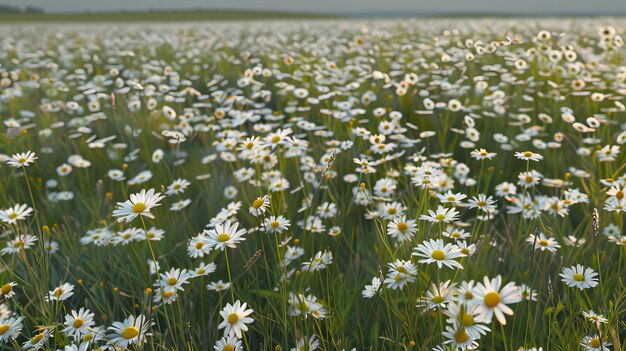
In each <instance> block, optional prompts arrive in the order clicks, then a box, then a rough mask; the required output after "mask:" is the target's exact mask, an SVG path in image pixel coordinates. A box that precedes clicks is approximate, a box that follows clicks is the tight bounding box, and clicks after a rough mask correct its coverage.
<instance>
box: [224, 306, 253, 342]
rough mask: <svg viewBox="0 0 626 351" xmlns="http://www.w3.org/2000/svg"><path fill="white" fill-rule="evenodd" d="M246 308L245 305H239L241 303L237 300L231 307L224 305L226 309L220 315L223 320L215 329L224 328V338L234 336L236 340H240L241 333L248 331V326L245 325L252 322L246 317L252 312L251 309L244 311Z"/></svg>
mask: <svg viewBox="0 0 626 351" xmlns="http://www.w3.org/2000/svg"><path fill="white" fill-rule="evenodd" d="M247 306H248V304H247V303H243V304H241V302H240V301H239V300H237V301H235V303H234V304H233V305H231V304H230V303H228V304H226V307H224V308H223V309H222V311H221V312H220V315H221V316H222V318H224V320H223V321H222V323H220V324H219V325H218V326H217V328H218V329H222V328H224V336H231V337H232V336H234V335H236V336H237V338H238V339H241V338H242V332H245V331H247V330H248V326H247V325H246V324H250V323H252V322H254V319H252V318H250V317H248V316H249V315H251V314H252V313H253V312H254V311H253V310H252V309H246V307H247Z"/></svg>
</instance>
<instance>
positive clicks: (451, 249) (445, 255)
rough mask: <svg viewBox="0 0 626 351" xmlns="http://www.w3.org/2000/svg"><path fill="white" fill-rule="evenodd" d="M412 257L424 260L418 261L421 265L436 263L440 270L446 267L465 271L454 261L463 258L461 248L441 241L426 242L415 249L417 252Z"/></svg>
mask: <svg viewBox="0 0 626 351" xmlns="http://www.w3.org/2000/svg"><path fill="white" fill-rule="evenodd" d="M412 255H413V256H418V257H421V258H422V259H421V260H419V261H418V262H419V263H433V262H435V263H437V267H439V268H441V267H442V266H443V265H446V267H448V268H458V269H463V266H462V265H461V264H460V263H459V262H457V261H455V260H454V259H455V258H457V257H461V256H463V255H462V254H461V252H460V251H459V248H458V247H457V246H456V245H453V244H451V243H448V244H445V245H444V242H443V240H441V239H437V240H432V239H430V240H429V241H424V242H423V243H421V244H419V245H418V246H417V247H416V248H415V252H413V254H412Z"/></svg>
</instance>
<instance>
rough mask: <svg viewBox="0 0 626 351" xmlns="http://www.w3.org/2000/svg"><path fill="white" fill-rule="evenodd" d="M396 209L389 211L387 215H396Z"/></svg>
mask: <svg viewBox="0 0 626 351" xmlns="http://www.w3.org/2000/svg"><path fill="white" fill-rule="evenodd" d="M396 212H397V211H396V209H395V208H393V207H392V208H390V209H389V210H387V213H389V214H390V215H393V214H396Z"/></svg>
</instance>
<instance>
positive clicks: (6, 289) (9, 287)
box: [0, 282, 17, 299]
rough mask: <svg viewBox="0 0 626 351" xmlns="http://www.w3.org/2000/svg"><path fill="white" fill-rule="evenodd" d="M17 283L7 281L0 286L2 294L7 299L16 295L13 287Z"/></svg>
mask: <svg viewBox="0 0 626 351" xmlns="http://www.w3.org/2000/svg"><path fill="white" fill-rule="evenodd" d="M16 285H17V283H16V282H9V283H6V284H4V285H2V287H1V288H0V293H2V296H4V298H5V299H10V298H12V297H13V295H15V290H13V287H14V286H16Z"/></svg>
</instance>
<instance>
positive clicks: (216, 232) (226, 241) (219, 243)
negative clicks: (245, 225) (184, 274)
mask: <svg viewBox="0 0 626 351" xmlns="http://www.w3.org/2000/svg"><path fill="white" fill-rule="evenodd" d="M238 227H239V223H237V222H235V223H232V224H231V222H230V221H226V223H224V224H223V225H220V224H216V225H215V228H214V229H211V230H209V231H208V232H207V234H208V238H207V243H208V245H209V247H210V248H212V249H215V250H221V251H224V249H225V248H226V247H230V248H233V249H234V248H236V247H237V244H239V243H240V242H242V241H244V240H246V238H245V237H244V235H245V234H246V232H247V231H246V230H245V229H239V230H237V229H238Z"/></svg>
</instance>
